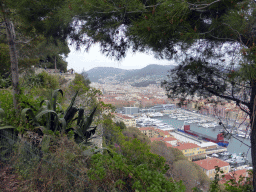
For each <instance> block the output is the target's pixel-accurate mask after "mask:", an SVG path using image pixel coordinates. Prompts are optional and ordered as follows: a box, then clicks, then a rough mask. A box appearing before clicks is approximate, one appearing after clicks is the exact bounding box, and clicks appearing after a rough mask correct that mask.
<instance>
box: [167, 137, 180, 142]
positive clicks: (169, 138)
mask: <svg viewBox="0 0 256 192" xmlns="http://www.w3.org/2000/svg"><path fill="white" fill-rule="evenodd" d="M176 140H177V139H175V138H174V137H165V138H164V141H176Z"/></svg>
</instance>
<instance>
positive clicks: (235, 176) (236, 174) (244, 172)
mask: <svg viewBox="0 0 256 192" xmlns="http://www.w3.org/2000/svg"><path fill="white" fill-rule="evenodd" d="M240 175H241V176H243V177H248V176H249V174H248V172H247V170H246V169H241V170H236V171H232V172H229V173H227V174H225V175H224V177H223V178H222V179H221V180H220V183H222V184H223V183H226V182H227V181H228V180H230V179H235V180H236V182H238V181H239V179H240V178H239V177H240Z"/></svg>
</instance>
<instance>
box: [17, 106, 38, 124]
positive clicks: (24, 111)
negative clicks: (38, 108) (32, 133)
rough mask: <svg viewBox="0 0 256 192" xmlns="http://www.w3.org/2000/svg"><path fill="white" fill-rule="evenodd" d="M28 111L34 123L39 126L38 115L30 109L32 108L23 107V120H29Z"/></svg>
mask: <svg viewBox="0 0 256 192" xmlns="http://www.w3.org/2000/svg"><path fill="white" fill-rule="evenodd" d="M27 113H28V114H29V115H30V117H31V118H32V122H33V123H34V125H36V126H39V123H38V121H37V119H36V117H35V115H34V113H33V111H32V109H30V108H25V109H23V110H22V111H21V118H22V119H23V121H26V120H27V117H26V115H27Z"/></svg>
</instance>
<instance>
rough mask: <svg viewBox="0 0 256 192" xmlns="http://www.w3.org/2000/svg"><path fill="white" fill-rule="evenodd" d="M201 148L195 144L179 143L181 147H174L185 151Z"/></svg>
mask: <svg viewBox="0 0 256 192" xmlns="http://www.w3.org/2000/svg"><path fill="white" fill-rule="evenodd" d="M198 147H200V146H198V145H196V144H194V143H182V144H181V143H179V145H178V146H177V147H174V148H177V149H179V150H184V149H194V148H198Z"/></svg>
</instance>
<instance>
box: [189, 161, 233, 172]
mask: <svg viewBox="0 0 256 192" xmlns="http://www.w3.org/2000/svg"><path fill="white" fill-rule="evenodd" d="M194 163H196V164H197V165H199V166H200V167H202V168H204V169H206V170H212V169H215V166H218V167H226V166H229V163H227V162H225V161H222V160H220V159H217V158H208V159H203V160H200V161H194Z"/></svg>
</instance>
